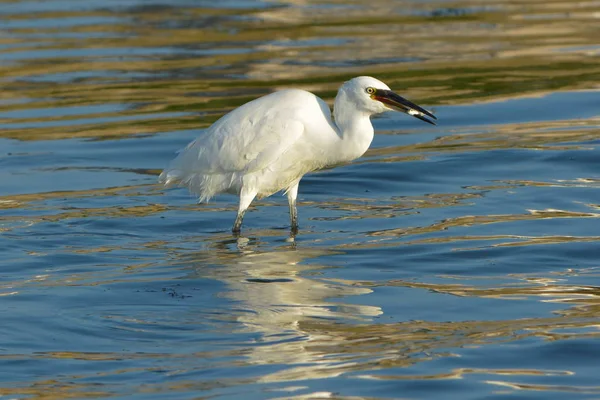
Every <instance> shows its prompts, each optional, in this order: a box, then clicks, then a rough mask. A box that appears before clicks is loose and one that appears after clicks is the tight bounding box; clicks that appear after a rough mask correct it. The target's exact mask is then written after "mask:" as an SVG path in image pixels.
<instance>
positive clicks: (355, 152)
mask: <svg viewBox="0 0 600 400" xmlns="http://www.w3.org/2000/svg"><path fill="white" fill-rule="evenodd" d="M393 109H395V110H398V111H402V112H405V113H407V114H409V115H412V116H413V117H416V118H419V119H420V120H422V121H425V122H428V123H430V124H433V125H435V123H434V122H433V121H432V120H430V119H429V118H432V119H436V117H435V116H434V115H433V114H432V113H431V112H429V111H427V110H425V109H423V108H421V107H419V106H418V105H416V104H414V103H412V102H410V101H408V100H406V99H405V98H403V97H401V96H399V95H397V94H396V93H394V92H392V91H391V90H390V88H389V87H388V86H387V85H386V84H385V83H383V82H381V81H379V80H377V79H375V78H371V77H369V76H359V77H357V78H353V79H351V80H349V81H347V82H346V83H344V84H343V85H342V86H341V87H340V89H339V91H338V94H337V96H336V98H335V102H334V106H333V120H332V119H331V111H330V110H329V106H328V105H327V103H325V101H323V100H322V99H320V98H319V97H317V96H315V95H314V94H312V93H310V92H307V91H304V90H299V89H287V90H281V91H278V92H274V93H271V94H268V95H266V96H263V97H260V98H258V99H256V100H253V101H250V102H248V103H246V104H244V105H242V106H241V107H239V108H237V109H235V110H233V111H231V112H229V113H228V114H226V115H225V116H223V117H221V119H219V120H218V121H217V122H215V123H214V124H213V125H212V126H210V127H209V128H208V129H206V130H205V131H204V132H203V133H202V134H201V136H200V137H198V138H197V139H196V140H194V141H193V142H191V143H190V144H189V145H188V146H187V147H186V148H185V149H183V150H181V152H180V153H179V155H178V156H177V157H176V158H175V159H174V160H173V161H172V162H171V164H170V165H169V166H168V167H167V168H166V169H165V170H164V171H163V172H162V173H161V174H160V177H159V181H160V182H161V183H163V184H165V186H167V187H169V186H172V185H174V184H178V185H179V186H187V187H188V188H189V190H190V191H191V192H193V193H196V194H198V196H200V199H199V201H200V202H203V201H207V200H208V199H210V198H211V197H213V196H214V195H216V194H218V193H231V194H236V195H238V196H239V197H240V204H239V208H238V212H237V218H236V219H235V222H234V224H233V229H232V231H233V232H234V233H236V234H237V233H239V232H240V229H241V226H242V219H243V218H244V213H245V212H246V210H247V209H248V207H249V206H250V203H252V201H253V200H254V198H259V199H261V198H263V197H266V196H270V195H272V194H273V193H276V192H279V191H281V190H284V191H285V193H286V194H287V198H288V202H289V206H290V221H291V231H292V234H295V233H297V231H298V213H297V210H296V197H297V196H298V184H299V183H300V179H302V177H303V176H304V175H305V174H306V173H308V172H311V171H315V170H318V169H321V168H324V167H327V166H333V165H336V164H340V163H344V162H347V161H351V160H354V159H355V158H358V157H360V156H362V155H363V154H364V153H365V152H366V151H367V149H368V148H369V146H370V145H371V141H372V140H373V134H374V131H373V125H371V120H370V116H371V115H374V114H379V113H382V112H384V111H390V110H393ZM428 117H429V118H428Z"/></svg>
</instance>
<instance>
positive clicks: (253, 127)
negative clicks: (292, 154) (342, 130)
mask: <svg viewBox="0 0 600 400" xmlns="http://www.w3.org/2000/svg"><path fill="white" fill-rule="evenodd" d="M240 111H247V112H246V113H244V112H240ZM303 133H304V124H303V123H302V122H301V121H300V120H298V119H296V118H295V117H294V115H293V112H292V110H287V109H276V110H264V109H263V107H260V108H259V109H254V110H252V109H250V110H244V107H242V108H240V109H237V110H234V111H233V112H231V113H229V114H227V115H226V116H224V117H223V118H222V119H221V120H219V121H217V122H216V123H215V125H213V126H212V127H211V128H209V129H208V130H207V131H206V132H205V133H204V134H203V135H201V136H200V137H199V138H198V139H196V140H194V141H193V142H192V143H190V144H189V145H188V146H187V147H186V148H185V149H184V150H182V151H181V152H180V154H179V156H178V157H177V158H176V159H175V160H174V162H173V164H172V165H171V167H170V168H169V169H170V170H179V171H181V172H184V173H190V172H191V173H200V174H203V175H211V174H226V173H232V172H242V173H249V172H254V171H258V170H261V169H263V168H266V167H267V166H269V165H270V164H271V163H272V162H274V161H275V160H277V159H278V158H279V157H281V156H283V155H284V154H285V153H286V151H287V150H288V149H289V148H290V147H291V146H292V145H293V144H294V143H296V142H297V140H298V139H299V138H300V137H301V136H302V134H303Z"/></svg>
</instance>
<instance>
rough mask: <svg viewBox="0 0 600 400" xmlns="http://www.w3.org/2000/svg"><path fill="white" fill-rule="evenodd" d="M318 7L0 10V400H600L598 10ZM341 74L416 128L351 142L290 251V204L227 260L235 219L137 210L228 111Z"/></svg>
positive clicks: (183, 198)
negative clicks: (381, 88)
mask: <svg viewBox="0 0 600 400" xmlns="http://www.w3.org/2000/svg"><path fill="white" fill-rule="evenodd" d="M561 4H562V5H567V3H566V2H564V4H563V3H561ZM338 5H339V4H338V3H337V2H333V3H331V4H324V3H319V2H308V3H307V4H305V5H303V4H300V5H297V4H292V2H289V3H288V2H278V3H272V2H254V1H231V2H224V3H219V4H218V5H215V3H213V2H196V3H193V4H192V3H188V2H184V1H180V2H176V3H169V4H164V5H159V4H156V5H153V6H149V5H146V4H143V3H142V2H137V1H129V2H127V3H123V2H102V3H100V2H86V3H81V2H72V1H70V2H69V1H47V2H43V3H39V2H34V1H17V2H4V3H0V14H2V16H3V17H4V22H3V23H2V25H3V28H4V29H5V33H4V34H3V35H2V36H1V37H0V40H1V42H0V45H1V46H3V47H2V53H0V54H1V60H2V64H1V66H0V67H1V68H2V69H3V76H4V78H2V79H3V85H4V86H5V89H4V90H3V93H2V94H1V95H0V96H1V98H0V100H1V102H0V128H1V131H0V183H1V185H0V318H1V321H2V323H1V324H0V372H1V373H0V397H2V398H4V397H6V398H7V399H13V398H14V399H29V398H31V399H44V398H109V397H113V398H128V399H152V398H156V399H163V398H168V399H197V398H209V397H213V398H243V399H266V398H268V399H307V398H336V399H357V398H361V399H362V398H365V399H366V398H368V399H390V398H403V399H442V398H443V399H483V398H485V399H505V398H507V399H508V398H511V399H561V400H562V399H564V398H569V399H576V398H577V399H579V398H581V399H592V398H596V397H598V396H600V384H599V383H598V382H599V381H598V372H597V370H598V368H597V365H598V361H597V360H598V358H599V356H600V345H599V344H598V343H600V342H599V341H598V336H599V335H600V333H599V331H598V321H599V317H600V314H599V311H598V301H599V300H598V299H599V297H598V296H599V295H600V291H599V286H600V285H599V283H600V279H599V277H600V268H599V265H598V257H597V249H598V242H599V241H600V234H599V230H598V220H597V219H598V217H599V216H600V212H599V207H600V205H599V204H600V203H599V201H598V193H599V192H598V190H599V189H600V176H599V175H598V161H597V160H599V159H600V154H599V149H598V144H599V143H600V141H599V135H598V132H600V130H599V128H600V126H599V121H600V119H599V117H598V105H599V104H600V91H598V86H597V79H598V78H599V77H600V75H598V74H599V73H600V72H599V71H598V67H597V65H595V64H594V62H593V61H591V60H590V58H593V57H594V55H595V53H593V51H594V48H593V47H589V46H587V44H588V41H591V40H593V34H592V33H589V34H587V33H585V32H588V31H589V27H590V26H593V24H594V21H593V20H589V19H588V18H587V17H586V15H588V14H589V13H592V14H593V12H600V10H598V8H597V6H594V5H593V4H588V5H587V6H582V7H583V8H584V10H583V11H585V12H583V11H582V12H581V13H573V14H572V15H562V14H561V15H555V14H549V13H552V12H553V11H552V7H550V6H549V5H548V9H546V8H544V7H546V5H536V6H535V7H533V6H532V7H533V8H532V9H530V10H529V11H527V12H526V11H523V9H518V10H516V9H514V8H512V7H510V3H509V2H500V3H498V4H497V8H494V9H483V8H482V9H477V8H472V7H471V8H464V10H466V11H468V12H466V11H465V12H462V11H460V10H461V9H460V7H459V8H457V9H456V10H453V9H447V8H446V7H447V5H446V4H445V3H444V2H435V1H432V2H427V3H415V2H385V3H381V4H379V3H373V4H371V3H369V7H366V6H365V3H363V2H359V1H353V2H350V3H347V4H344V5H345V6H347V7H342V8H343V9H344V10H346V11H345V14H344V15H340V7H338ZM457 7H458V6H457ZM585 7H587V8H585ZM594 7H596V8H594ZM315 10H319V11H318V13H317V11H315ZM368 10H370V14H369V13H368V12H367V11H368ZM432 15H433V17H431V16H432ZM535 15H538V16H540V18H541V16H546V17H547V18H550V17H548V15H554V16H553V17H552V18H553V22H554V23H555V24H556V26H558V27H560V28H561V29H558V28H556V29H555V30H552V29H545V25H544V24H541V23H540V24H538V25H535V26H534V25H532V26H529V28H531V29H532V31H531V32H530V35H531V36H527V35H525V36H522V37H520V39H510V37H512V36H510V35H508V36H506V37H505V36H503V35H504V34H509V33H511V32H513V31H512V30H513V29H515V30H519V29H521V28H523V27H522V26H513V25H512V24H513V22H511V21H515V20H517V21H522V20H523V19H527V20H529V19H531V20H535V18H534V17H535ZM407 16H411V17H410V18H417V19H412V20H410V21H408V20H405V18H408V17H407ZM465 16H469V18H466V19H465ZM434 17H435V18H440V19H439V20H435V19H434V20H432V19H431V18H434ZM542 20H543V21H542V22H544V21H545V20H544V19H542ZM407 21H408V22H407ZM359 22H360V23H359ZM491 22H496V24H491ZM545 22H546V23H547V21H545ZM530 23H531V24H533V22H530ZM489 24H491V25H489ZM534 28H536V29H537V30H535V29H534ZM403 30H404V31H405V33H406V36H405V37H408V38H411V40H410V41H406V40H405V41H390V40H389V35H390V34H395V33H397V32H402V31H403ZM481 30H484V31H489V32H491V33H493V34H494V35H493V36H491V37H490V38H489V39H485V38H482V36H481V35H480V34H479V33H480V32H481ZM556 30H559V31H560V32H562V35H563V36H564V37H565V40H566V41H571V42H572V48H573V50H572V52H570V53H568V54H567V55H568V57H567V59H565V58H562V57H563V56H562V55H556V54H558V53H556V52H554V47H553V46H558V47H560V48H564V43H562V42H560V43H559V42H557V39H556V37H555V31H556ZM419 32H421V33H419ZM448 32H454V33H455V35H454V36H452V35H448ZM586 35H588V36H586ZM373 37H376V38H377V43H378V44H379V45H380V47H379V48H378V49H375V48H374V44H373V42H370V39H369V38H373ZM531 38H535V39H536V40H530V39H531ZM425 39H427V40H425ZM542 44H543V45H544V46H546V47H545V48H543V49H542V50H540V49H539V48H540V46H541V45H542ZM586 46H587V47H586ZM174 49H176V50H174ZM536 49H538V52H537V53H536V52H535V50H536ZM581 49H583V50H581ZM458 50H460V51H458ZM493 51H496V52H500V53H498V54H497V56H490V54H493ZM581 51H584V52H583V53H582V52H581ZM585 51H587V52H588V53H585ZM589 52H592V53H589ZM375 53H376V54H375ZM524 54H525V55H527V54H529V56H524ZM375 55H377V57H375ZM394 57H396V59H397V60H396V61H389V60H391V59H392V58H394ZM486 57H487V61H486V62H485V63H480V61H478V60H481V59H486ZM296 59H299V60H301V62H300V63H299V64H298V65H297V66H296V67H293V68H290V62H293V61H294V60H296ZM369 60H371V61H373V63H370V62H369ZM377 60H380V61H377ZM381 60H384V61H381ZM390 63H391V64H390ZM334 64H335V66H334ZM405 64H406V65H405ZM357 68H358V69H357ZM402 71H404V72H403V73H402ZM358 74H371V75H374V76H378V77H380V78H381V79H383V80H385V81H386V82H388V83H389V84H390V86H391V87H392V88H395V89H397V90H398V91H399V92H400V93H402V94H404V95H406V96H407V97H409V98H411V99H414V100H415V101H417V102H418V103H420V104H423V105H424V106H427V107H428V108H432V109H434V110H435V113H436V115H437V116H438V118H439V125H438V126H437V127H434V126H430V125H427V124H423V123H422V122H421V121H418V120H416V119H412V118H410V117H408V116H406V115H404V114H396V113H387V114H384V115H382V116H380V117H378V118H376V119H374V120H373V123H374V126H375V129H376V133H377V135H376V137H375V140H374V142H373V145H372V147H371V149H370V150H369V152H368V153H367V154H366V155H365V156H364V157H362V158H360V159H359V160H356V161H355V162H353V163H350V164H347V165H343V166H340V167H337V168H335V169H329V170H324V171H320V172H317V173H314V174H310V175H307V176H306V177H305V178H304V179H303V180H302V182H301V185H300V194H299V207H298V211H299V221H300V232H299V235H298V236H297V237H296V238H295V240H291V239H290V237H289V220H288V207H287V201H286V199H285V197H282V196H279V195H276V196H272V197H269V198H266V199H263V200H260V201H256V202H255V203H253V206H252V207H251V209H250V211H249V212H248V213H247V214H246V217H245V221H244V230H243V234H242V237H239V238H236V237H233V236H232V235H231V233H230V227H231V224H232V223H233V219H234V217H235V212H236V209H237V203H236V198H235V197H233V196H228V195H223V196H219V197H217V198H216V199H214V200H213V201H211V202H210V203H208V204H200V205H199V204H196V202H195V198H194V197H193V196H192V195H190V194H189V193H187V192H186V191H185V190H183V189H175V190H164V189H162V188H161V187H160V186H159V185H157V184H156V179H157V175H158V174H159V173H160V171H161V170H162V168H163V167H165V166H166V164H167V163H168V162H169V160H170V159H171V158H173V156H174V154H175V151H176V150H178V149H180V148H182V147H183V146H185V145H186V144H187V143H188V142H189V141H191V140H193V139H194V138H195V137H196V136H197V135H198V133H199V132H200V131H201V130H202V129H203V128H205V127H206V126H208V125H210V123H211V121H214V119H215V118H217V117H219V116H220V115H222V114H223V113H225V112H227V111H228V110H229V109H231V108H234V107H236V106H238V105H239V104H242V103H243V102H245V101H247V100H249V99H251V98H254V97H256V96H259V95H261V94H263V93H268V92H269V91H271V90H275V89H279V88H282V87H302V88H305V89H308V90H312V91H315V92H316V93H318V94H320V95H322V96H323V97H324V98H325V99H327V100H328V101H330V100H331V98H332V96H333V95H334V92H335V90H336V89H337V87H338V86H339V84H341V82H343V80H344V79H346V77H347V76H352V75H358Z"/></svg>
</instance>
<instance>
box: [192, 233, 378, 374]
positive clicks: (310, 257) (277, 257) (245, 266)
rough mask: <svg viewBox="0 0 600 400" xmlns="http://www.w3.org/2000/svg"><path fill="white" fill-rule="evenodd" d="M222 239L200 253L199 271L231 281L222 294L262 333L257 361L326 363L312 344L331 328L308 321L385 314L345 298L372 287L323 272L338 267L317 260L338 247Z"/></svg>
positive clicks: (242, 320) (243, 321)
mask: <svg viewBox="0 0 600 400" xmlns="http://www.w3.org/2000/svg"><path fill="white" fill-rule="evenodd" d="M279 234H280V232H279ZM257 237H260V238H265V236H263V235H260V234H257ZM220 239H221V240H216V241H213V242H212V245H211V246H210V248H209V249H207V250H206V251H203V252H199V253H197V254H196V264H195V265H196V270H195V271H196V274H198V275H202V276H203V277H210V278H211V279H216V280H219V281H221V282H224V283H225V284H226V287H227V290H226V291H225V292H223V293H222V294H221V295H222V296H224V297H226V298H229V299H231V300H234V301H235V302H237V303H238V304H239V306H235V310H232V312H233V313H234V314H235V315H236V322H237V323H239V329H238V331H243V332H256V333H259V334H260V338H259V339H258V340H257V341H256V342H254V343H252V345H251V346H250V348H249V349H248V352H247V356H248V357H249V358H250V361H251V362H252V363H261V364H287V365H290V364H305V363H308V364H313V363H314V364H313V366H315V367H316V366H317V365H318V366H320V367H323V365H322V364H323V362H324V360H322V355H319V354H318V353H316V352H314V351H312V350H310V345H311V343H313V342H314V341H321V340H323V337H322V336H323V335H326V333H324V332H316V331H307V330H305V329H303V327H302V325H303V324H302V323H303V322H308V321H315V320H318V321H329V322H330V323H336V322H342V321H344V322H347V323H351V322H352V321H354V322H366V321H369V320H371V318H372V317H375V316H378V315H381V314H382V311H381V309H380V308H379V307H374V306H366V305H358V304H349V303H348V304H345V303H343V300H340V299H343V298H344V297H346V296H358V295H365V294H369V293H371V292H372V290H371V289H368V288H365V287H360V286H358V285H356V286H355V285H353V282H344V283H343V284H342V283H338V282H331V281H328V280H327V279H325V278H323V276H322V274H323V272H324V271H325V270H330V269H331V268H334V267H332V266H325V265H321V264H318V263H317V262H316V260H318V259H319V258H321V257H323V256H331V255H334V254H336V253H337V252H335V251H332V250H327V249H322V248H317V247H312V248H311V247H306V246H303V245H302V243H299V244H296V243H289V242H287V241H285V240H282V244H281V245H279V244H276V245H274V244H273V242H272V241H271V242H270V243H268V244H267V243H265V242H261V240H264V239H255V238H252V237H250V238H244V237H239V238H233V239H232V238H231V237H229V238H228V239H225V238H224V237H221V238H220ZM208 275H210V276H208ZM352 302H353V303H356V299H353V300H352ZM330 361H332V360H329V361H328V362H330ZM265 378H266V377H265Z"/></svg>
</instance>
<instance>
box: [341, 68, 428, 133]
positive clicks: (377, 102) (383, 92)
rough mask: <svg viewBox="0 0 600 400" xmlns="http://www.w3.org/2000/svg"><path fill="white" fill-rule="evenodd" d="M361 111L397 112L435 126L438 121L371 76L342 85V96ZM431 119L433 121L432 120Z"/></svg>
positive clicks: (369, 112)
mask: <svg viewBox="0 0 600 400" xmlns="http://www.w3.org/2000/svg"><path fill="white" fill-rule="evenodd" d="M342 93H343V95H344V96H345V97H346V99H347V100H349V101H351V102H352V103H354V105H355V106H356V107H357V108H358V109H359V110H361V111H364V112H366V113H368V114H379V113H382V112H385V111H390V110H396V111H402V112H404V113H406V114H408V115H412V116H413V117H415V118H418V119H420V120H421V121H425V122H428V123H430V124H432V125H435V122H434V121H432V119H433V120H435V119H437V118H436V117H435V115H433V114H432V113H431V112H429V111H427V110H425V109H424V108H422V107H420V106H418V105H416V104H415V103H413V102H411V101H409V100H407V99H405V98H404V97H402V96H400V95H398V94H396V93H394V92H393V91H392V90H391V89H390V88H389V87H388V86H387V85H386V84H385V83H383V82H381V81H380V80H378V79H375V78H372V77H370V76H359V77H356V78H353V79H351V80H349V81H347V82H346V83H344V84H343V85H342V87H341V88H340V94H342ZM430 118H431V119H430Z"/></svg>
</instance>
